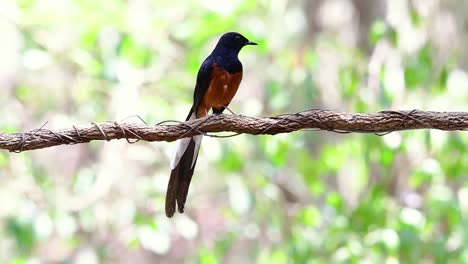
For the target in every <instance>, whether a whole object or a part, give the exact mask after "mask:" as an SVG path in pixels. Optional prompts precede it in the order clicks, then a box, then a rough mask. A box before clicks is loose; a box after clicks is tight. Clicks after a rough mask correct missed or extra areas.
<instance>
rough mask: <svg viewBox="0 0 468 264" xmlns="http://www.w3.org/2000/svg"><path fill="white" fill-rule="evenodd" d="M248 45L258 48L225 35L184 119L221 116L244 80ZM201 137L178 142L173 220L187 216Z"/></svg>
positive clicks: (170, 204)
mask: <svg viewBox="0 0 468 264" xmlns="http://www.w3.org/2000/svg"><path fill="white" fill-rule="evenodd" d="M246 45H257V43H255V42H251V41H249V40H248V39H247V38H245V37H244V36H242V35H241V34H239V33H236V32H229V33H226V34H224V35H223V36H222V37H221V38H220V39H219V41H218V44H217V45H216V47H215V48H214V50H213V52H212V53H211V54H210V55H209V56H208V57H207V58H206V59H205V61H204V62H203V64H202V65H201V67H200V69H199V70H198V74H197V83H196V85H195V92H194V94H193V105H192V108H191V109H190V112H189V114H188V116H187V118H186V119H185V120H186V121H187V120H194V119H196V118H201V117H204V116H206V115H207V114H208V111H209V110H210V109H213V113H214V114H221V113H222V112H223V111H224V109H226V108H227V107H228V105H229V103H230V102H231V100H232V98H233V97H234V95H235V94H236V92H237V89H238V88H239V84H240V82H241V80H242V63H241V62H240V61H239V58H238V54H239V51H240V50H241V49H242V48H243V47H244V46H246ZM201 139H202V135H199V136H195V137H193V138H182V139H179V140H177V150H176V152H175V154H174V156H173V157H172V159H171V169H172V171H171V176H170V178H169V183H168V185H167V193H166V215H167V217H172V216H173V215H174V213H175V210H176V204H177V208H178V210H179V212H180V213H183V212H184V205H185V201H186V199H187V193H188V190H189V186H190V181H191V180H192V175H193V170H194V168H195V164H196V163H197V157H198V151H199V150H200V143H201Z"/></svg>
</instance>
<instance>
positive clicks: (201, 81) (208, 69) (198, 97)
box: [189, 56, 215, 117]
mask: <svg viewBox="0 0 468 264" xmlns="http://www.w3.org/2000/svg"><path fill="white" fill-rule="evenodd" d="M214 63H215V61H214V59H213V58H212V57H211V56H209V57H208V58H206V60H205V61H204V62H203V63H202V65H201V66H200V70H198V74H197V84H196V85H195V91H194V92H193V106H192V111H195V113H196V112H197V109H198V106H199V105H200V103H201V101H202V100H203V96H204V95H205V93H206V91H207V90H208V86H210V82H211V73H212V72H213V64H214ZM189 117H190V114H189Z"/></svg>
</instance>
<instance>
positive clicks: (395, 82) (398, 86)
mask: <svg viewBox="0 0 468 264" xmlns="http://www.w3.org/2000/svg"><path fill="white" fill-rule="evenodd" d="M383 83H384V86H385V89H386V90H388V91H389V92H390V93H391V94H392V95H399V94H401V93H404V91H405V73H404V71H403V67H401V64H400V62H399V60H397V59H395V58H389V62H388V63H387V64H386V65H385V75H384V79H383Z"/></svg>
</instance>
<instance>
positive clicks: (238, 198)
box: [228, 177, 250, 214]
mask: <svg viewBox="0 0 468 264" xmlns="http://www.w3.org/2000/svg"><path fill="white" fill-rule="evenodd" d="M228 187H229V201H230V203H231V206H232V208H233V209H234V211H236V212H237V213H239V214H244V213H246V212H247V210H249V208H250V196H249V192H248V191H247V188H246V187H245V185H244V183H243V182H242V181H241V180H240V179H239V178H238V177H230V178H228Z"/></svg>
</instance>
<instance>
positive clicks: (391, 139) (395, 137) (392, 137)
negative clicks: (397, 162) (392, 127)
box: [383, 132, 402, 149]
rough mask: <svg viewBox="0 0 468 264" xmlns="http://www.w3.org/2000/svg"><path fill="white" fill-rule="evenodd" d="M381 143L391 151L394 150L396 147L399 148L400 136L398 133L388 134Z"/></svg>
mask: <svg viewBox="0 0 468 264" xmlns="http://www.w3.org/2000/svg"><path fill="white" fill-rule="evenodd" d="M383 141H384V142H385V144H386V145H387V146H388V147H390V148H392V149H396V148H398V147H400V145H401V141H402V139H401V134H400V133H398V132H393V133H390V134H388V135H385V136H384V137H383Z"/></svg>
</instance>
